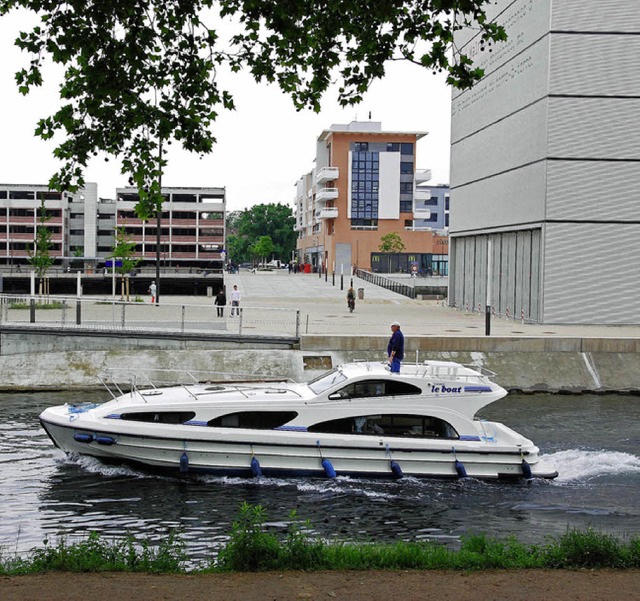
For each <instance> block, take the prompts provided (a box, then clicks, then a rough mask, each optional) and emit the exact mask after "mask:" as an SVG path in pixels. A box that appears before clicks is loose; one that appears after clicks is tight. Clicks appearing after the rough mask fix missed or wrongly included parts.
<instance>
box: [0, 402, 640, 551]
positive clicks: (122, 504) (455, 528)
mask: <svg viewBox="0 0 640 601" xmlns="http://www.w3.org/2000/svg"><path fill="white" fill-rule="evenodd" d="M79 400H85V401H93V402H98V401H103V400H107V399H106V398H105V393H104V392H91V393H84V395H83V398H82V399H80V398H79V395H78V393H73V394H71V393H34V394H7V393H5V394H0V555H2V556H4V557H7V556H12V555H13V554H18V555H25V554H26V552H27V551H28V550H29V549H32V548H34V547H39V546H41V545H42V543H43V540H45V539H47V540H49V541H50V542H52V543H55V542H57V541H58V540H59V539H60V537H64V538H65V539H66V540H67V541H69V542H72V541H74V540H77V539H82V538H84V537H86V535H87V534H88V533H89V532H92V531H97V532H99V533H101V534H102V535H104V536H106V537H107V538H114V537H121V536H123V535H124V534H129V535H132V536H133V537H134V538H135V539H138V540H147V541H149V540H150V541H155V540H159V539H161V538H162V537H164V536H165V535H166V534H167V533H168V532H177V533H178V535H179V536H180V538H181V539H182V540H183V541H184V543H185V544H186V546H187V549H188V551H189V554H190V556H191V557H192V558H193V560H194V561H196V562H197V561H199V560H201V559H203V558H205V557H210V556H211V555H212V554H215V553H216V551H217V550H218V549H219V547H220V545H221V544H222V543H223V542H224V541H225V539H226V537H227V535H228V533H229V532H230V527H231V523H232V521H233V519H234V517H235V516H236V515H237V511H238V508H239V506H240V504H241V503H242V502H243V501H247V502H249V503H252V504H261V505H262V506H264V507H265V508H266V510H267V515H268V518H269V526H270V527H271V528H273V529H276V530H277V529H284V528H285V527H286V524H287V523H288V520H289V514H290V512H291V510H294V509H295V510H296V512H297V514H298V516H299V517H300V518H301V519H303V520H307V519H308V520H309V521H310V522H311V527H312V533H313V534H315V535H319V536H322V537H324V538H327V539H331V540H340V541H360V542H364V541H387V542H388V541H399V540H403V541H420V540H432V541H439V542H442V543H443V544H446V545H448V546H451V547H452V548H455V547H456V545H457V544H459V541H460V538H461V537H462V536H464V535H465V534H470V533H485V534H487V535H489V536H494V537H500V538H504V537H506V536H508V535H511V534H514V535H516V536H517V538H518V539H519V540H520V541H521V542H525V543H543V542H544V541H545V539H546V538H547V537H549V536H554V535H559V534H562V533H563V532H565V531H566V530H567V529H568V528H581V529H584V528H587V527H592V528H594V529H596V530H598V531H602V532H607V533H613V534H616V535H619V536H627V535H638V534H640V494H639V491H640V398H638V397H635V396H626V395H578V396H564V395H539V394H537V395H509V396H508V397H506V398H505V399H502V400H500V401H498V402H496V403H494V404H492V405H491V406H489V407H486V408H485V409H483V410H482V413H481V415H480V416H481V417H484V418H487V419H491V420H496V421H501V422H503V423H505V424H507V425H508V426H510V427H512V428H514V429H515V430H517V431H518V432H521V433H522V434H524V435H525V436H527V437H528V438H531V439H532V440H533V441H534V442H535V443H536V444H537V445H538V446H539V447H540V448H541V451H542V454H543V456H545V457H546V458H547V459H548V460H549V461H551V462H552V463H553V464H555V466H556V468H557V470H558V471H559V472H560V476H559V477H558V478H557V479H556V480H554V481H551V482H550V481H534V482H531V483H525V482H515V483H486V482H478V481H475V480H462V481H438V480H415V479H411V478H406V479H402V480H399V481H377V480H359V479H348V478H337V479H334V480H324V479H292V480H290V479H259V480H244V479H235V478H220V477H208V476H205V477H201V478H199V479H198V480H189V481H184V480H181V479H179V478H171V477H158V476H155V475H148V474H145V473H143V472H139V471H136V470H134V469H131V468H129V467H113V466H104V465H102V464H100V463H99V462H98V461H96V460H93V459H89V458H79V459H78V458H76V459H72V458H67V457H66V456H65V454H64V453H62V452H61V451H59V450H57V449H56V448H55V447H54V446H53V444H52V443H51V442H50V441H49V439H48V438H47V436H46V434H45V432H44V430H43V429H42V428H41V427H40V425H39V423H38V415H39V413H40V412H41V411H42V410H43V409H44V408H45V407H47V406H50V405H58V404H62V403H64V402H74V401H79Z"/></svg>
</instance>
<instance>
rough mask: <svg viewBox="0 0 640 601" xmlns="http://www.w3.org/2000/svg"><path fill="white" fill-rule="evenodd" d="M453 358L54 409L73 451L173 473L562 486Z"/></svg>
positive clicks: (60, 438)
mask: <svg viewBox="0 0 640 601" xmlns="http://www.w3.org/2000/svg"><path fill="white" fill-rule="evenodd" d="M506 394H507V393H506V391H505V390H504V388H502V387H500V386H498V385H497V384H495V383H494V382H492V381H491V379H490V378H489V376H487V375H485V373H481V372H480V371H477V370H476V369H473V368H470V367H466V366H463V365H460V364H458V363H452V362H446V361H426V362H424V363H416V364H413V365H412V364H408V363H405V364H403V365H402V369H401V372H400V374H392V373H391V372H390V371H389V370H388V367H387V366H385V365H384V364H382V363H372V362H355V363H347V364H344V365H341V366H339V367H336V368H334V369H332V370H331V371H329V372H327V373H325V374H323V375H322V376H320V377H318V378H316V379H314V380H311V381H309V382H307V383H289V382H276V383H274V382H261V383H257V382H256V383H233V382H229V383H215V384H214V383H209V384H194V385H182V386H171V387H166V388H153V387H150V388H146V389H141V388H138V387H135V386H134V387H132V389H131V391H130V392H126V393H123V394H121V395H120V396H114V398H113V400H111V401H109V402H106V403H104V404H100V405H82V404H81V405H69V404H67V405H62V406H58V407H51V408H49V409H46V410H45V411H43V412H42V414H41V415H40V421H41V423H42V425H43V426H44V428H45V430H46V431H47V434H48V435H49V436H50V438H51V439H52V440H53V442H54V443H55V444H56V446H58V447H59V448H61V449H63V450H64V451H65V452H67V453H77V454H80V455H90V456H93V457H96V458H98V459H100V460H103V461H107V462H129V463H134V464H137V465H141V466H144V467H146V468H151V469H163V470H169V471H174V472H176V473H179V472H182V473H186V472H188V473H199V472H209V473H214V474H220V475H240V476H244V475H247V476H251V475H253V476H259V475H262V474H264V475H265V476H324V477H333V476H335V475H338V476H354V477H369V478H380V477H385V476H386V477H396V478H398V477H401V476H403V475H405V476H413V477H443V478H460V477H465V476H469V477H473V478H480V479H498V478H526V479H529V478H533V477H540V478H554V477H556V476H557V475H558V474H557V472H556V471H555V469H553V467H549V466H545V465H544V462H543V461H541V460H540V458H539V455H538V453H539V449H538V447H536V446H535V445H534V444H533V442H531V441H530V440H528V439H527V438H525V437H523V436H522V435H520V434H518V433H517V432H514V431H513V430H511V429H510V428H508V427H507V426H505V425H503V424H501V423H497V422H490V421H484V420H478V419H474V416H475V414H476V412H477V411H478V410H479V409H481V408H482V407H484V406H486V405H488V404H490V403H492V402H494V401H496V400H498V399H500V398H502V397H504V396H505V395H506Z"/></svg>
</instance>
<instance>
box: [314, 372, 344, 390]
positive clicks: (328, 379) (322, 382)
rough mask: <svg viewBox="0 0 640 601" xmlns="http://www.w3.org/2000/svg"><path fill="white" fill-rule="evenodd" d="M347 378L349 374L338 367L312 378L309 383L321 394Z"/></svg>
mask: <svg viewBox="0 0 640 601" xmlns="http://www.w3.org/2000/svg"><path fill="white" fill-rule="evenodd" d="M346 379H347V376H345V375H344V374H343V373H342V372H341V371H340V370H339V369H337V368H336V369H332V370H331V371H328V372H327V373H325V374H322V375H321V376H318V377H317V378H315V379H313V380H311V381H310V382H308V384H307V385H308V386H309V388H311V390H313V392H314V393H315V394H320V393H322V392H324V391H325V390H327V389H328V388H331V387H332V386H335V385H336V384H340V382H344V381H345V380H346Z"/></svg>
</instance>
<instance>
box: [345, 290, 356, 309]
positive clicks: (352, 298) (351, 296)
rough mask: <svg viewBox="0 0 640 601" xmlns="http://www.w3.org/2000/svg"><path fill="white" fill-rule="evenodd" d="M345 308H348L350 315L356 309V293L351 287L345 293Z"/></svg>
mask: <svg viewBox="0 0 640 601" xmlns="http://www.w3.org/2000/svg"><path fill="white" fill-rule="evenodd" d="M347 307H349V311H350V312H351V313H353V310H354V309H355V308H356V292H355V290H354V289H353V287H350V288H349V290H348V291H347Z"/></svg>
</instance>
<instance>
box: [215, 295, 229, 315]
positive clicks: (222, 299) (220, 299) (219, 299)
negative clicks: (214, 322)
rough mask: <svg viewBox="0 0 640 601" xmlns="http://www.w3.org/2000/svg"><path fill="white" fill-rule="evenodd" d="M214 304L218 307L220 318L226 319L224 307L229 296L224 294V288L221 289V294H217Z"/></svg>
mask: <svg viewBox="0 0 640 601" xmlns="http://www.w3.org/2000/svg"><path fill="white" fill-rule="evenodd" d="M213 304H214V305H215V306H216V311H217V312H218V317H224V306H225V305H226V304H227V295H226V294H225V293H224V288H220V292H218V294H216V298H215V300H214V301H213Z"/></svg>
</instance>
